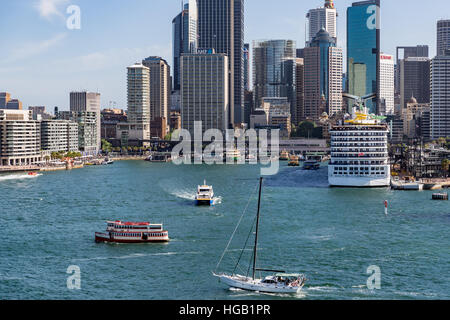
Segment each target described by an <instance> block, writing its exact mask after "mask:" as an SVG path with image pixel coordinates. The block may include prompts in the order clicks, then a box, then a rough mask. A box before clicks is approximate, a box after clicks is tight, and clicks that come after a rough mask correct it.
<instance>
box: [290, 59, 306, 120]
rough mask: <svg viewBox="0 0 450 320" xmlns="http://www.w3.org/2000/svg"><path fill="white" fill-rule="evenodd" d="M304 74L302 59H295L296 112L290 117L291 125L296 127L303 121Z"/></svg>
mask: <svg viewBox="0 0 450 320" xmlns="http://www.w3.org/2000/svg"><path fill="white" fill-rule="evenodd" d="M304 73H305V63H304V59H303V58H297V59H296V60H295V81H296V84H295V92H296V98H295V100H296V110H295V112H294V114H293V115H292V123H294V124H295V125H298V124H299V123H300V121H302V120H303V119H305V111H304V104H305V96H304V90H305V88H304V87H305V79H304Z"/></svg>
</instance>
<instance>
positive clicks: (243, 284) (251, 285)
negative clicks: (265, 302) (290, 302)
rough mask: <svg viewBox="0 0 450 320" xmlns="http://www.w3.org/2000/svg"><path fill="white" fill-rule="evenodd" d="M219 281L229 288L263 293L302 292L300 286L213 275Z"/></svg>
mask: <svg viewBox="0 0 450 320" xmlns="http://www.w3.org/2000/svg"><path fill="white" fill-rule="evenodd" d="M215 276H216V277H218V278H219V280H220V281H221V282H223V283H225V284H226V285H228V286H229V287H231V288H238V289H242V290H248V291H258V292H265V293H291V294H295V293H298V292H300V291H301V290H302V286H298V287H292V286H282V285H278V284H263V283H262V282H261V280H259V279H256V280H252V279H250V278H247V277H243V276H234V277H232V276H229V275H215Z"/></svg>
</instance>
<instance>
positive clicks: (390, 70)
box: [379, 53, 395, 115]
mask: <svg viewBox="0 0 450 320" xmlns="http://www.w3.org/2000/svg"><path fill="white" fill-rule="evenodd" d="M394 68H395V66H394V56H392V55H390V54H385V53H382V54H381V55H380V70H379V75H380V110H379V111H380V114H382V115H386V114H394V107H395V104H394V96H395V93H394V91H395V84H394V82H395V80H394V73H395V72H394Z"/></svg>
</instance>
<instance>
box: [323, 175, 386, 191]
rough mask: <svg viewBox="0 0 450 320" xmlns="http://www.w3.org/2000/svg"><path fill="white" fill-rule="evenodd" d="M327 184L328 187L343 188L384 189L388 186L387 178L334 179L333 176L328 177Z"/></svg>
mask: <svg viewBox="0 0 450 320" xmlns="http://www.w3.org/2000/svg"><path fill="white" fill-rule="evenodd" d="M328 183H329V185H330V187H343V188H384V187H389V186H390V183H391V181H390V179H389V177H385V178H376V177H343V176H339V177H335V176H333V175H329V176H328Z"/></svg>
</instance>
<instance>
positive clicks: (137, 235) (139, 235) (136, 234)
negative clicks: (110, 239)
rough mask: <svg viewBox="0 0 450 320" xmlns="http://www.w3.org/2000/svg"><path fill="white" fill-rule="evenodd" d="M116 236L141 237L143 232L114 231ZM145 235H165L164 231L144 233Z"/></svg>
mask: <svg viewBox="0 0 450 320" xmlns="http://www.w3.org/2000/svg"><path fill="white" fill-rule="evenodd" d="M113 235H114V236H118V237H141V236H142V233H118V232H113ZM144 235H147V236H149V237H163V236H164V233H144Z"/></svg>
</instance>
